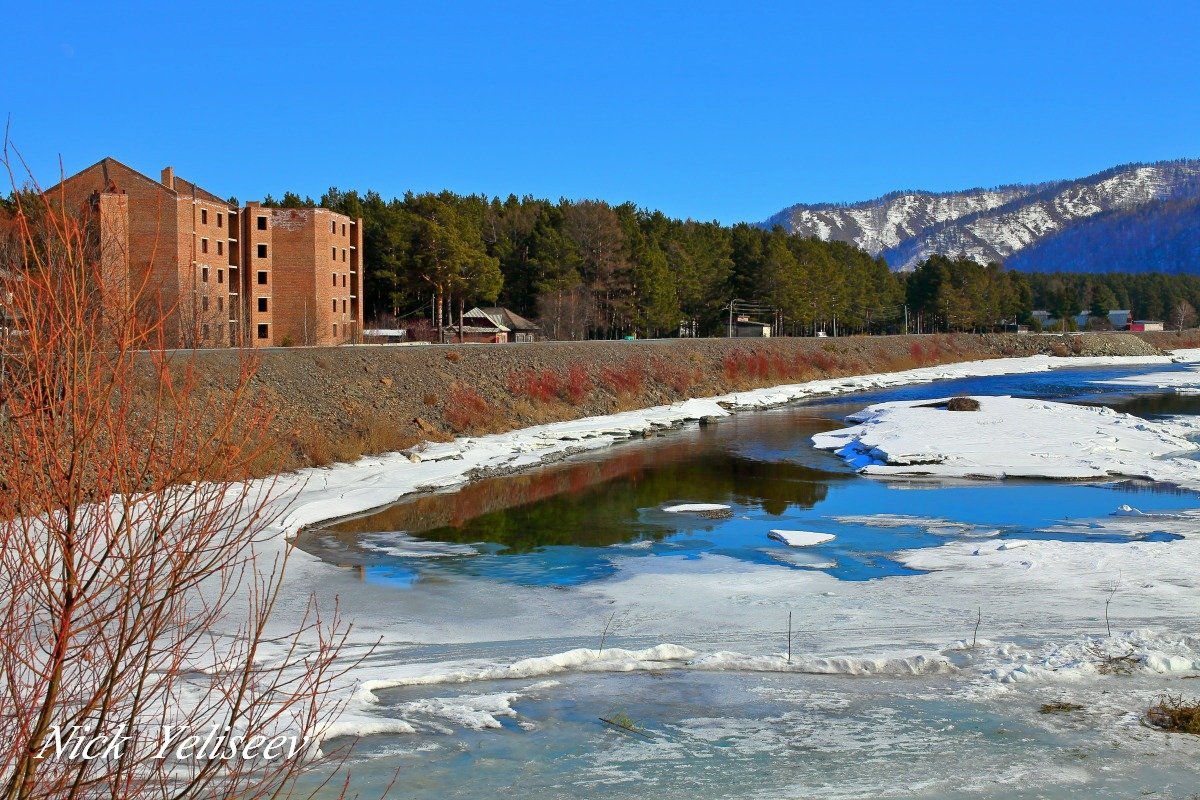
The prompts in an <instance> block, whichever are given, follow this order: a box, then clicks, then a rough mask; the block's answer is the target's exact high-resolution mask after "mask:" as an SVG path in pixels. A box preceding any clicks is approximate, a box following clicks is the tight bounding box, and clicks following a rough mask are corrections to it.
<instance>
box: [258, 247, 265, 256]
mask: <svg viewBox="0 0 1200 800" xmlns="http://www.w3.org/2000/svg"><path fill="white" fill-rule="evenodd" d="M258 257H259V258H266V257H267V246H266V245H265V244H260V245H259V246H258Z"/></svg>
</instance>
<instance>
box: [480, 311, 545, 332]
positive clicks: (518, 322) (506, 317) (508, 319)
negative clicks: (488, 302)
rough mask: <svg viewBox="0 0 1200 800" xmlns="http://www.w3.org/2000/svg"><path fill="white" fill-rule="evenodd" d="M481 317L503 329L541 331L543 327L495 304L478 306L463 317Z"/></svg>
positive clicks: (498, 328)
mask: <svg viewBox="0 0 1200 800" xmlns="http://www.w3.org/2000/svg"><path fill="white" fill-rule="evenodd" d="M480 317H484V318H486V319H487V320H488V321H489V322H491V323H492V325H494V326H495V327H496V329H497V330H501V331H540V330H541V327H540V326H538V325H536V324H534V323H532V322H530V321H529V320H527V319H525V318H524V317H522V316H521V315H520V314H516V313H513V312H512V311H509V310H508V309H507V308H500V307H498V306H494V307H491V308H480V307H478V306H476V307H475V308H472V309H471V310H470V311H468V312H467V313H466V314H463V319H468V318H473V319H478V318H480Z"/></svg>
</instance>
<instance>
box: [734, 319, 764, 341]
mask: <svg viewBox="0 0 1200 800" xmlns="http://www.w3.org/2000/svg"><path fill="white" fill-rule="evenodd" d="M736 332H737V336H738V337H739V338H756V339H768V338H770V336H771V323H769V322H754V321H753V320H740V319H739V320H738V322H737V329H736Z"/></svg>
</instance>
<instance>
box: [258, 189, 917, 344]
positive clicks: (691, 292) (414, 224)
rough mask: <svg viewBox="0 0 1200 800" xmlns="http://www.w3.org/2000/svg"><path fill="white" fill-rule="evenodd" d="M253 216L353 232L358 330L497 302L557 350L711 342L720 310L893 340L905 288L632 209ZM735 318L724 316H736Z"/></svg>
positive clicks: (330, 199)
mask: <svg viewBox="0 0 1200 800" xmlns="http://www.w3.org/2000/svg"><path fill="white" fill-rule="evenodd" d="M264 205H276V206H282V207H303V206H314V205H321V206H323V207H326V208H330V209H333V210H335V211H338V212H340V213H344V214H347V215H350V216H356V217H362V219H363V245H364V250H365V261H364V263H365V267H366V279H365V284H364V296H365V297H364V306H365V309H366V314H367V317H368V318H369V319H375V320H380V319H387V318H396V319H400V320H405V319H415V318H420V317H428V318H430V319H432V320H433V322H434V324H435V325H441V324H450V323H451V322H452V321H453V319H454V317H455V315H457V314H459V313H461V311H462V309H463V308H464V307H467V308H469V307H470V306H472V305H475V304H491V303H498V304H500V305H503V306H505V307H508V308H511V309H513V310H514V311H516V312H517V313H519V314H522V315H525V316H529V317H534V318H536V319H538V320H539V322H540V323H541V324H542V326H543V329H544V331H545V332H546V334H547V336H549V337H551V338H559V339H585V338H616V337H620V336H626V335H636V336H639V337H647V336H649V337H656V336H675V335H679V334H680V332H681V331H685V332H687V333H690V334H694V335H711V334H719V333H722V332H724V331H725V330H726V328H727V325H728V323H729V315H730V304H731V302H732V301H734V300H740V301H744V303H745V304H747V305H748V306H749V307H751V308H753V309H755V311H756V315H758V316H766V317H767V318H766V319H764V320H762V321H765V322H774V323H776V324H780V325H782V327H783V328H784V329H785V330H787V331H789V332H794V333H805V332H808V333H812V332H813V331H814V330H821V329H823V328H828V327H832V325H833V324H835V321H836V324H837V326H838V329H839V330H842V331H847V332H884V331H888V330H895V329H896V327H897V326H898V325H902V321H903V316H904V315H903V305H904V290H903V280H902V278H900V277H898V276H896V275H895V274H893V273H892V272H891V271H890V270H889V269H888V267H887V264H886V263H885V262H884V261H883V260H882V259H879V258H872V257H871V256H869V255H868V254H867V253H865V252H863V251H862V250H859V249H857V248H855V247H853V246H851V245H848V244H845V243H842V242H822V241H819V240H816V239H810V238H804V237H800V236H796V235H792V234H788V233H786V232H785V231H784V230H783V229H781V228H776V229H773V230H764V229H762V228H759V227H757V226H754V225H749V224H738V225H732V226H726V225H721V224H720V223H717V222H699V221H695V220H678V219H672V218H669V217H667V216H666V215H664V214H663V213H661V212H659V211H649V210H646V209H640V208H638V207H636V206H635V205H634V204H632V203H625V204H621V205H611V204H609V203H605V202H602V201H596V200H579V201H571V200H559V201H557V202H553V201H550V200H543V199H537V198H533V197H521V198H518V197H516V196H511V195H510V196H509V197H507V198H504V199H501V198H491V199H489V198H487V197H483V196H478V195H465V196H464V195H457V194H454V193H451V192H441V193H437V194H430V193H426V194H414V193H408V194H406V195H404V197H402V198H393V199H392V200H385V199H384V198H383V197H382V196H381V195H380V194H379V193H377V192H373V191H369V192H366V193H365V194H359V193H358V192H354V191H350V192H345V191H341V190H338V189H336V188H333V189H330V190H329V191H328V192H326V193H325V194H323V195H322V196H321V198H320V200H319V201H313V200H312V199H311V198H301V197H300V196H298V195H296V194H294V193H291V192H288V193H286V194H284V195H283V197H282V198H281V199H280V200H275V199H274V198H272V197H268V198H266V200H264ZM740 307H741V306H735V308H740Z"/></svg>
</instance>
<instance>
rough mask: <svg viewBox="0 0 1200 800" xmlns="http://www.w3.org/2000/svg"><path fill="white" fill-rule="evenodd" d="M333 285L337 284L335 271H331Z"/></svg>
mask: <svg viewBox="0 0 1200 800" xmlns="http://www.w3.org/2000/svg"><path fill="white" fill-rule="evenodd" d="M333 285H334V286H337V273H336V272H335V273H333Z"/></svg>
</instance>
